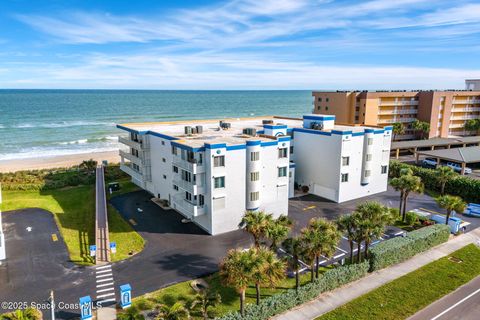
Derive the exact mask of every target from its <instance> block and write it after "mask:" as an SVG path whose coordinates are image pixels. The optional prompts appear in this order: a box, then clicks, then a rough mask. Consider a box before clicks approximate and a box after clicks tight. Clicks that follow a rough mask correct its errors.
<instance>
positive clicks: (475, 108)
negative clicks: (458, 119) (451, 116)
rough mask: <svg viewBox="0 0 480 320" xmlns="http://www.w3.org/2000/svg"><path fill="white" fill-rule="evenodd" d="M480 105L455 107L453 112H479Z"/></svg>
mask: <svg viewBox="0 0 480 320" xmlns="http://www.w3.org/2000/svg"><path fill="white" fill-rule="evenodd" d="M478 111H480V107H466V108H458V107H456V108H453V109H452V112H478Z"/></svg>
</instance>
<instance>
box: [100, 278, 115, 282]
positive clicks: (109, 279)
mask: <svg viewBox="0 0 480 320" xmlns="http://www.w3.org/2000/svg"><path fill="white" fill-rule="evenodd" d="M107 281H113V278H108V279H98V280H97V282H107Z"/></svg>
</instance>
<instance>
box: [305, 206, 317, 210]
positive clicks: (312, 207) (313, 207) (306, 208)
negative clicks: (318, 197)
mask: <svg viewBox="0 0 480 320" xmlns="http://www.w3.org/2000/svg"><path fill="white" fill-rule="evenodd" d="M316 207H317V206H309V207H305V208H303V211H307V210H312V209H315V208H316Z"/></svg>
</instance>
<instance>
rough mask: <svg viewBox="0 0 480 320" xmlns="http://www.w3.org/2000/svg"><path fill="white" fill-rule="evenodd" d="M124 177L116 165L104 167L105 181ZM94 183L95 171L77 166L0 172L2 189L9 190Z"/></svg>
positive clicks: (30, 189) (41, 188)
mask: <svg viewBox="0 0 480 320" xmlns="http://www.w3.org/2000/svg"><path fill="white" fill-rule="evenodd" d="M126 177H128V176H127V175H126V174H125V173H124V172H123V171H121V170H120V167H119V166H118V165H110V166H108V167H106V169H105V179H106V181H114V180H118V179H121V178H126ZM94 183H95V173H94V172H91V171H87V170H84V169H81V168H79V167H72V168H69V169H44V170H29V171H17V172H12V173H0V184H1V185H2V189H3V190H11V191H34V190H35V191H40V190H52V189H60V188H64V187H75V186H79V185H91V184H94Z"/></svg>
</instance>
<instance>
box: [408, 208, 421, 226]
mask: <svg viewBox="0 0 480 320" xmlns="http://www.w3.org/2000/svg"><path fill="white" fill-rule="evenodd" d="M405 219H406V222H407V224H408V225H409V226H413V225H414V224H416V223H417V222H418V215H417V214H416V213H415V212H412V211H408V212H407V214H406V216H405Z"/></svg>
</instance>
